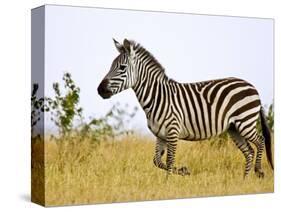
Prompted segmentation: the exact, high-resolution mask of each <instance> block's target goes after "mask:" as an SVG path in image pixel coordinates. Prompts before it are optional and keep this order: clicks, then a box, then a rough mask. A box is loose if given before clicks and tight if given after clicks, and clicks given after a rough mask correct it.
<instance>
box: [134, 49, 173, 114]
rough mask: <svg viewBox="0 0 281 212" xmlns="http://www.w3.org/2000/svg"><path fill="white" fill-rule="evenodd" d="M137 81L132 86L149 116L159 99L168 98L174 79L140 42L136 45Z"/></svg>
mask: <svg viewBox="0 0 281 212" xmlns="http://www.w3.org/2000/svg"><path fill="white" fill-rule="evenodd" d="M135 52H136V54H135V56H136V60H137V62H136V70H137V71H136V72H137V73H138V77H137V79H138V80H137V82H136V84H135V85H134V86H133V87H132V88H133V90H134V91H135V94H136V97H137V98H138V100H139V103H140V105H141V106H142V108H143V110H144V111H145V113H146V115H147V117H149V113H150V111H152V109H153V107H156V106H157V101H159V99H160V98H161V99H163V98H166V97H167V96H166V97H165V96H164V95H163V94H164V93H165V92H168V91H169V90H170V89H168V87H169V86H171V83H175V82H172V80H170V79H169V77H168V76H167V75H166V74H165V70H164V68H163V67H162V66H161V64H160V63H159V62H158V61H157V60H156V59H155V58H154V57H153V55H152V54H150V53H149V52H148V51H147V50H146V49H144V48H143V47H141V46H140V45H139V44H138V45H137V46H136V47H135Z"/></svg>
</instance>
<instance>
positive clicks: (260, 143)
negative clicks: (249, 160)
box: [249, 130, 264, 178]
mask: <svg viewBox="0 0 281 212" xmlns="http://www.w3.org/2000/svg"><path fill="white" fill-rule="evenodd" d="M249 141H250V142H252V143H253V144H254V145H255V146H256V148H257V156H256V162H255V173H256V175H257V176H258V177H260V178H263V177H264V172H263V171H262V168H261V159H262V153H263V149H264V137H263V136H260V135H258V133H257V131H256V130H255V132H254V133H253V135H252V136H251V137H250V138H249Z"/></svg>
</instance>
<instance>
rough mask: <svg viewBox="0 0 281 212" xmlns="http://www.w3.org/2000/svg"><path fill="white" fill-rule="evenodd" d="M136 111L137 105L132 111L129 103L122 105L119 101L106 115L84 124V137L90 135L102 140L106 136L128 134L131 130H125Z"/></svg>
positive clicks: (92, 137) (82, 131) (82, 128)
mask: <svg viewBox="0 0 281 212" xmlns="http://www.w3.org/2000/svg"><path fill="white" fill-rule="evenodd" d="M136 112H137V107H134V108H133V110H132V111H130V109H129V106H128V105H125V107H121V106H120V104H119V103H117V104H116V105H114V106H113V107H112V108H111V109H110V110H109V112H108V113H107V114H106V115H105V116H104V117H101V118H93V119H92V120H91V121H90V122H89V123H84V124H82V126H81V130H80V132H81V135H82V136H83V138H84V137H88V138H89V137H90V138H91V140H93V141H100V140H104V139H105V138H106V137H115V136H119V135H123V134H128V133H130V132H131V131H128V130H125V125H126V124H128V123H129V122H130V121H131V120H132V118H133V117H134V116H135V115H136Z"/></svg>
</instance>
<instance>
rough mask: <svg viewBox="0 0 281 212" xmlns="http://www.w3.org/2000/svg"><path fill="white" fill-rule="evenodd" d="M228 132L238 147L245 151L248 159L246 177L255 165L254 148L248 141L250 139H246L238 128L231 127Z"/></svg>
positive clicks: (244, 153)
mask: <svg viewBox="0 0 281 212" xmlns="http://www.w3.org/2000/svg"><path fill="white" fill-rule="evenodd" d="M228 133H229V134H230V136H231V137H232V139H233V141H234V143H235V144H236V146H237V147H238V149H240V151H241V152H242V153H243V155H244V157H245V159H246V164H245V172H244V178H245V177H247V176H248V175H249V172H250V170H251V168H252V166H253V158H254V150H253V148H252V147H251V145H250V144H249V143H248V141H247V140H245V139H244V138H243V137H242V136H241V135H240V133H239V132H238V131H237V130H236V129H234V128H232V127H231V128H230V129H229V130H228Z"/></svg>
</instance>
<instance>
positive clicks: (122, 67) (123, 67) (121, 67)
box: [119, 65, 127, 71]
mask: <svg viewBox="0 0 281 212" xmlns="http://www.w3.org/2000/svg"><path fill="white" fill-rule="evenodd" d="M125 68H127V66H126V65H120V67H119V69H120V70H122V71H124V70H125Z"/></svg>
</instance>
